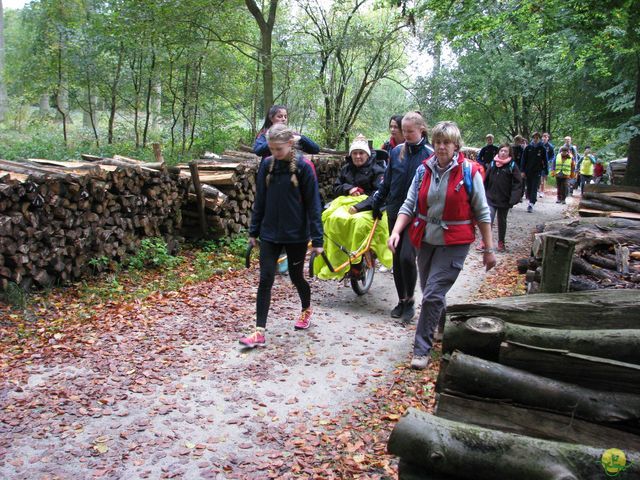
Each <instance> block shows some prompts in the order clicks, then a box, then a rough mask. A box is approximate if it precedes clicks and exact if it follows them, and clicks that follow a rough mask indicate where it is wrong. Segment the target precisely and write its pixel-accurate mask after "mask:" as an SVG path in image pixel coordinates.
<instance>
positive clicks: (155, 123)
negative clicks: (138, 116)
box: [151, 74, 162, 132]
mask: <svg viewBox="0 0 640 480" xmlns="http://www.w3.org/2000/svg"><path fill="white" fill-rule="evenodd" d="M152 104H153V108H152V115H153V116H152V117H151V129H152V130H153V131H154V132H157V131H158V129H159V128H160V116H161V115H162V81H161V80H160V78H158V75H157V74H156V78H155V81H154V84H153V102H152Z"/></svg>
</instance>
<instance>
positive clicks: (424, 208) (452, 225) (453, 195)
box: [416, 152, 479, 245]
mask: <svg viewBox="0 0 640 480" xmlns="http://www.w3.org/2000/svg"><path fill="white" fill-rule="evenodd" d="M430 158H431V157H429V158H428V159H426V160H425V161H424V162H423V164H424V166H425V173H424V177H423V178H422V183H421V184H420V190H419V191H418V205H417V207H418V208H417V211H418V215H416V217H419V216H420V217H422V218H429V206H428V205H427V194H428V193H429V187H430V185H431V175H432V172H431V169H430V168H429V167H428V166H427V162H428V161H429V159H430ZM464 161H465V158H464V155H463V154H462V152H459V153H458V165H457V166H455V167H454V168H453V169H451V171H450V172H449V183H448V185H447V194H446V197H445V202H444V211H443V212H442V222H441V225H442V228H443V230H444V242H445V245H465V244H469V243H473V241H474V240H475V239H476V234H475V228H474V216H473V210H472V209H471V199H470V194H469V193H468V192H467V190H466V188H465V187H464V181H463V171H462V163H463V162H464ZM467 162H469V160H467ZM470 163H471V178H472V179H473V178H474V177H475V175H476V173H477V172H478V170H479V164H478V163H477V162H470ZM429 221H431V222H432V221H433V219H430V220H429Z"/></svg>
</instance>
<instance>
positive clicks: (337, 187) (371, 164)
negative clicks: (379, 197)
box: [333, 151, 385, 212]
mask: <svg viewBox="0 0 640 480" xmlns="http://www.w3.org/2000/svg"><path fill="white" fill-rule="evenodd" d="M384 170H385V169H384V167H383V166H382V165H381V164H380V162H378V160H377V158H376V153H375V151H374V152H372V153H371V156H370V157H369V159H368V160H367V162H366V163H365V164H364V165H363V166H361V167H356V166H355V165H354V164H353V161H352V160H351V157H347V163H345V164H344V165H343V166H342V168H341V169H340V173H339V174H338V178H336V181H335V182H334V184H333V194H334V195H335V196H336V197H339V196H341V195H349V190H351V189H352V188H353V187H359V188H361V189H362V194H364V195H368V197H367V198H366V199H365V200H363V201H362V202H360V203H358V204H357V205H355V209H356V210H357V211H359V212H361V211H363V210H370V209H371V205H372V203H373V197H372V196H371V195H372V194H373V193H375V192H376V190H378V189H379V188H380V185H382V180H383V177H384Z"/></svg>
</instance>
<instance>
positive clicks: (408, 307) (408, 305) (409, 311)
mask: <svg viewBox="0 0 640 480" xmlns="http://www.w3.org/2000/svg"><path fill="white" fill-rule="evenodd" d="M413 305H414V302H413V300H409V301H407V302H405V303H404V308H403V309H402V315H401V318H402V323H404V324H405V325H406V324H407V323H410V322H411V320H413V317H414V315H415V314H416V309H415V307H414V306H413Z"/></svg>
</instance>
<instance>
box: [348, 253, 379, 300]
mask: <svg viewBox="0 0 640 480" xmlns="http://www.w3.org/2000/svg"><path fill="white" fill-rule="evenodd" d="M375 267H376V263H375V258H374V257H373V252H372V251H371V250H368V251H367V252H365V254H364V255H362V269H361V271H360V275H358V276H357V277H351V288H353V291H354V292H356V294H357V295H364V294H365V293H367V292H368V291H369V289H370V288H371V284H372V283H373V275H374V273H376V268H375Z"/></svg>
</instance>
